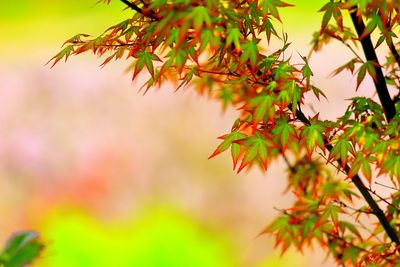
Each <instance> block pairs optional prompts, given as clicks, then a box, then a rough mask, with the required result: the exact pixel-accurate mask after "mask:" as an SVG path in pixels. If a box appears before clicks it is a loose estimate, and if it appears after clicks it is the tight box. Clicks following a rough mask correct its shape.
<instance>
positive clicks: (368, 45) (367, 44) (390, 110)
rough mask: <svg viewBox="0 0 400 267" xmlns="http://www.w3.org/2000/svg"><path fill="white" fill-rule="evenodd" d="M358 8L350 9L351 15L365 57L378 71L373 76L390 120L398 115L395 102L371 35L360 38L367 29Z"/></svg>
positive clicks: (387, 118)
mask: <svg viewBox="0 0 400 267" xmlns="http://www.w3.org/2000/svg"><path fill="white" fill-rule="evenodd" d="M356 10H357V9H355V8H354V9H352V10H350V17H351V20H352V22H353V25H354V28H355V29H356V32H357V34H358V37H359V39H360V42H361V45H362V48H363V50H364V54H365V58H366V59H367V60H368V61H371V62H373V63H374V69H375V73H376V77H373V78H374V79H373V80H374V84H375V89H376V91H377V93H378V96H379V100H380V102H381V104H382V107H383V109H384V111H385V115H386V120H387V121H390V120H391V119H392V118H393V117H394V116H395V115H396V109H395V106H394V102H393V100H392V98H391V97H390V94H389V90H388V88H387V85H386V80H385V77H384V75H383V72H382V68H381V65H380V64H379V61H378V57H377V55H376V53H375V49H374V46H373V45H372V41H371V36H370V35H369V34H368V35H366V36H365V37H363V38H362V39H361V38H360V37H361V36H362V34H363V33H364V30H365V24H364V22H363V20H362V17H358V16H357V12H356ZM395 50H396V49H395Z"/></svg>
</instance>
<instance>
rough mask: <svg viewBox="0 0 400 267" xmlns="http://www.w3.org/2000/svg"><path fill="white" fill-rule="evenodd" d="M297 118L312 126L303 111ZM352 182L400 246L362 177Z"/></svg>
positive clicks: (357, 176)
mask: <svg viewBox="0 0 400 267" xmlns="http://www.w3.org/2000/svg"><path fill="white" fill-rule="evenodd" d="M385 85H386V84H385ZM296 117H297V119H298V120H300V121H301V122H303V123H304V124H306V125H310V121H309V120H308V119H307V118H306V116H305V115H304V113H303V112H302V111H301V110H297V112H296ZM325 147H326V149H328V150H329V151H331V150H332V148H333V147H332V145H330V144H328V142H327V141H325ZM340 164H341V163H340ZM344 171H345V172H346V173H349V171H350V167H349V165H345V168H344ZM351 180H352V182H353V183H354V185H355V186H356V187H357V189H358V191H360V193H361V194H362V196H363V197H364V199H365V201H367V203H368V205H369V207H370V208H371V209H372V212H373V214H374V215H375V216H376V217H377V218H378V220H379V222H380V224H381V225H382V227H383V229H384V230H385V232H386V234H387V235H388V237H389V238H390V239H391V240H392V241H393V242H395V243H396V245H397V246H400V240H399V237H398V236H397V233H396V231H395V230H394V228H393V226H392V225H391V224H390V223H389V221H388V219H387V218H386V216H385V213H384V212H383V211H382V210H381V208H380V207H379V206H378V204H377V203H376V201H375V200H374V198H373V197H372V195H371V194H370V193H369V190H368V188H367V187H366V186H365V185H364V183H363V181H362V180H361V178H360V176H359V175H358V174H357V175H355V176H354V177H353V178H352V179H351ZM399 251H400V249H399Z"/></svg>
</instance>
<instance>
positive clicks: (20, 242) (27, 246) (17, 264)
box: [0, 231, 43, 267]
mask: <svg viewBox="0 0 400 267" xmlns="http://www.w3.org/2000/svg"><path fill="white" fill-rule="evenodd" d="M42 249H43V244H42V243H41V241H40V240H39V235H38V233H37V232H34V231H21V232H18V233H15V234H14V235H13V236H12V237H11V238H10V239H9V240H8V241H7V243H6V245H5V247H4V249H3V251H2V253H1V254H0V266H4V267H22V266H26V265H27V264H29V263H31V262H32V261H33V260H34V259H35V258H37V257H38V256H39V255H40V253H41V251H42Z"/></svg>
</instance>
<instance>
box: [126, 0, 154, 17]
mask: <svg viewBox="0 0 400 267" xmlns="http://www.w3.org/2000/svg"><path fill="white" fill-rule="evenodd" d="M121 2H122V3H124V4H125V5H127V6H128V7H130V8H132V9H133V10H135V11H136V12H138V13H140V14H142V15H143V16H145V17H148V18H150V19H153V20H158V18H157V16H155V14H154V13H153V12H149V13H146V12H145V11H144V10H143V9H141V8H140V7H138V6H137V5H135V4H134V3H132V2H130V1H128V0H121Z"/></svg>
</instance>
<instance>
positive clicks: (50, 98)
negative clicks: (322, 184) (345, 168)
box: [0, 0, 366, 267]
mask: <svg viewBox="0 0 400 267" xmlns="http://www.w3.org/2000/svg"><path fill="white" fill-rule="evenodd" d="M288 2H291V3H293V4H296V5H298V7H297V8H287V9H285V10H283V11H282V19H283V21H284V22H285V28H284V29H285V30H286V31H287V32H288V33H289V38H290V40H291V41H292V42H293V46H292V50H291V51H293V55H297V53H301V54H303V55H307V54H308V51H309V48H310V47H309V42H310V40H311V35H312V32H313V31H315V30H317V29H318V27H319V23H320V19H321V15H320V14H318V13H317V11H318V10H319V8H320V7H321V6H322V5H323V4H324V2H325V1H321V0H318V1H299V0H297V1H296V0H293V1H288ZM95 4H96V0H81V1H67V0H59V1H50V0H20V1H3V3H2V7H1V9H0V32H1V37H0V40H1V42H0V59H1V60H0V81H1V82H0V105H1V106H0V214H1V218H2V219H1V220H0V241H2V243H3V242H4V241H5V240H6V238H7V237H8V236H9V234H10V233H12V232H14V231H17V230H21V229H35V230H38V231H39V232H40V234H41V236H42V238H43V240H45V242H46V244H47V248H46V250H45V253H44V254H43V255H42V257H41V258H40V259H39V260H38V261H36V262H35V264H34V266H40V267H50V266H55V267H64V266H68V267H75V266H76V267H80V266H82V267H91V266H93V267H97V266H122V267H123V266H138V267H141V266H144V267H149V266H151V267H153V266H154V267H164V266H165V267H167V266H202V267H204V266H207V267H213V266H215V267H223V266H243V267H269V266H291V267H296V266H299V267H300V266H330V265H332V263H331V262H330V261H329V260H328V261H324V259H325V255H324V254H323V253H322V252H321V251H320V250H318V248H314V250H306V251H305V252H304V254H301V253H300V252H297V251H294V250H290V251H289V252H288V253H286V254H285V255H284V256H283V257H280V256H279V251H275V250H274V249H273V245H274V240H273V239H272V237H270V236H261V237H257V236H258V234H259V233H260V232H261V231H262V230H263V229H264V227H265V226H266V225H268V224H269V223H270V222H271V221H272V220H273V219H274V218H275V216H277V215H278V213H277V211H275V210H274V209H273V208H274V207H278V208H285V207H288V206H290V203H291V201H292V200H293V198H292V195H291V194H290V193H288V194H285V195H284V194H283V191H284V189H285V186H286V174H285V171H284V166H283V164H281V162H279V161H278V162H276V164H273V165H272V166H271V167H270V169H269V171H268V173H267V174H263V173H261V172H259V171H258V170H256V169H254V170H251V171H249V172H247V173H246V172H244V173H242V174H240V175H237V174H235V172H233V171H232V165H231V162H230V159H229V153H226V154H223V155H222V156H219V157H217V158H216V159H212V160H207V157H208V156H209V155H210V154H211V152H212V151H213V150H214V149H215V147H216V146H217V144H218V143H219V141H218V140H217V139H216V137H217V136H220V135H222V134H225V133H227V132H228V131H229V129H230V127H231V125H232V122H233V120H234V119H235V118H236V116H237V112H236V111H235V110H234V109H228V110H227V111H226V112H225V113H223V112H222V111H221V110H222V109H221V106H220V104H219V103H216V102H213V101H210V100H209V99H205V98H201V97H199V96H198V95H196V94H195V93H194V91H193V90H191V89H190V88H186V89H182V90H180V91H178V92H176V93H174V88H172V87H169V86H165V88H162V89H161V90H153V91H150V92H149V93H147V94H146V95H145V96H142V94H141V93H138V89H139V87H140V81H139V82H138V83H134V84H132V83H131V77H130V75H128V74H126V73H125V72H124V71H125V68H126V67H127V65H128V64H127V63H125V62H122V61H120V62H117V63H112V64H109V65H108V66H107V67H105V68H103V69H100V68H99V65H100V63H101V62H102V61H101V60H99V59H97V58H96V57H94V56H91V55H82V56H79V57H73V58H71V59H70V60H69V62H68V63H66V64H64V63H61V64H58V65H57V66H56V67H54V68H53V69H50V67H49V66H45V63H46V62H47V61H48V60H49V59H50V58H51V57H52V56H53V55H55V54H56V53H57V52H58V51H59V50H60V46H61V44H62V43H63V42H64V41H65V40H66V39H68V38H70V37H71V36H73V35H75V34H77V33H89V34H91V35H93V36H96V35H98V34H101V33H102V32H103V31H104V30H105V29H106V28H108V27H109V26H111V25H113V24H116V23H118V22H120V21H122V20H124V19H126V18H127V17H129V15H130V14H131V13H132V12H131V11H130V10H125V11H123V8H124V6H123V5H122V4H121V3H120V2H119V1H117V0H114V1H112V3H111V4H110V5H109V6H106V5H104V4H98V5H95ZM343 50H344V49H342V48H339V47H338V46H335V44H333V45H332V46H330V47H329V48H327V49H324V51H323V52H322V53H320V54H317V55H314V56H313V58H312V60H311V66H312V67H313V70H314V73H315V76H316V79H315V81H316V84H317V86H319V87H321V88H324V90H325V92H326V94H327V96H328V98H329V99H330V103H328V102H327V101H325V100H322V101H323V103H322V104H323V105H324V109H323V110H322V111H321V114H322V116H323V117H324V118H335V117H336V116H337V115H338V114H340V113H341V112H342V111H343V110H344V109H345V105H344V100H343V99H345V98H347V97H350V96H351V95H352V94H353V92H352V90H348V89H347V88H346V87H348V85H349V82H351V83H355V81H354V79H352V80H350V78H349V77H347V78H345V79H343V78H342V79H340V78H334V79H327V75H328V74H329V73H330V72H331V71H332V68H334V67H337V66H338V65H340V63H343V62H344V61H345V58H346V56H348V54H346V53H347V52H343ZM352 87H353V86H352ZM363 90H366V89H363V88H361V89H360V90H359V92H360V93H361V94H363V93H365V91H364V92H363ZM307 101H308V100H307ZM309 103H310V105H312V103H311V100H310V101H309ZM332 103H333V104H332ZM341 103H343V105H342V106H341ZM310 115H312V114H310Z"/></svg>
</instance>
